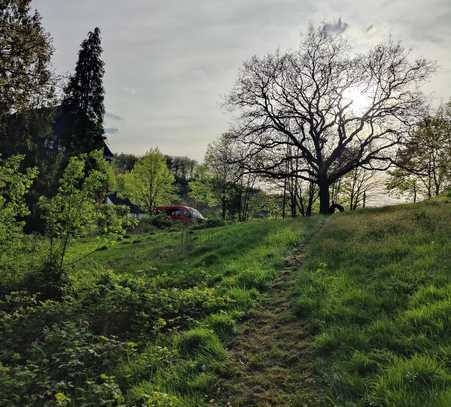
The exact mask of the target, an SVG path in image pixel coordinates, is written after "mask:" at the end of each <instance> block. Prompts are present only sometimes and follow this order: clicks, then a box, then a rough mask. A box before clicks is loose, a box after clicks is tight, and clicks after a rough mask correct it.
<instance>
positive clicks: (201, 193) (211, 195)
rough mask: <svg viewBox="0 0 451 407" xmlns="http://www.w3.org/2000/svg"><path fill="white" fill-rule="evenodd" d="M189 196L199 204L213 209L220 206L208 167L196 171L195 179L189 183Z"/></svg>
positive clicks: (199, 167) (198, 168)
mask: <svg viewBox="0 0 451 407" xmlns="http://www.w3.org/2000/svg"><path fill="white" fill-rule="evenodd" d="M188 186H189V193H188V196H189V197H190V198H191V199H192V200H193V201H195V202H196V204H197V205H198V206H199V204H203V205H206V206H209V207H213V206H216V205H218V204H219V197H218V195H217V194H216V191H215V182H214V178H213V176H212V175H211V174H210V172H209V170H208V168H207V166H206V165H200V166H198V167H197V168H196V170H195V171H194V177H193V179H192V180H191V181H190V182H189V184H188Z"/></svg>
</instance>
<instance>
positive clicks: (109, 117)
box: [105, 112, 124, 120]
mask: <svg viewBox="0 0 451 407" xmlns="http://www.w3.org/2000/svg"><path fill="white" fill-rule="evenodd" d="M105 117H106V118H108V119H113V120H124V118H123V117H121V116H119V115H117V114H114V113H111V112H106V113H105Z"/></svg>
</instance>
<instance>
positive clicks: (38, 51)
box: [0, 0, 53, 119]
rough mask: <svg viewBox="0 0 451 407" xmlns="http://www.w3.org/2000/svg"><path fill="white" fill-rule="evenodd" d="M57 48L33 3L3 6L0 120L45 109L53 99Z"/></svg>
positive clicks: (18, 0)
mask: <svg viewBox="0 0 451 407" xmlns="http://www.w3.org/2000/svg"><path fill="white" fill-rule="evenodd" d="M52 53H53V48H52V44H51V39H50V36H49V35H48V34H47V33H46V32H45V31H44V28H43V27H42V23H41V17H40V15H39V13H38V12H37V11H35V12H32V11H31V0H2V1H1V2H0V119H1V118H4V116H5V115H7V114H10V113H12V112H17V111H24V110H29V109H31V108H35V107H37V106H42V104H43V103H45V102H47V101H48V99H49V98H51V96H52V95H53V81H52V75H51V72H50V68H49V66H50V59H51V57H52Z"/></svg>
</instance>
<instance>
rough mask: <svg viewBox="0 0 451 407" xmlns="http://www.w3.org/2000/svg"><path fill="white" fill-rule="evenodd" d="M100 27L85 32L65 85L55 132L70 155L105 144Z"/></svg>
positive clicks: (88, 150) (101, 146) (103, 71)
mask: <svg viewBox="0 0 451 407" xmlns="http://www.w3.org/2000/svg"><path fill="white" fill-rule="evenodd" d="M104 73H105V69H104V62H103V61H102V46H101V38H100V29H99V28H95V29H94V31H92V32H89V33H88V38H87V39H85V40H84V41H83V42H82V44H81V49H80V52H79V54H78V62H77V65H76V68H75V74H74V75H73V76H72V77H71V78H70V80H69V83H68V84H67V86H66V88H65V91H64V92H65V95H64V99H63V102H62V106H61V109H62V111H61V118H60V120H58V121H57V128H56V132H57V133H59V134H61V143H62V145H63V146H64V147H65V148H66V151H67V152H68V154H69V155H73V154H79V153H86V152H90V151H92V150H98V149H101V148H103V146H104V140H105V136H104V129H103V117H104V114H105V108H104V104H103V101H104V93H105V92H104V89H103V75H104Z"/></svg>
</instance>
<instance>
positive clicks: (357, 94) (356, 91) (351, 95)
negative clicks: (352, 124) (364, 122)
mask: <svg viewBox="0 0 451 407" xmlns="http://www.w3.org/2000/svg"><path fill="white" fill-rule="evenodd" d="M343 99H344V102H345V103H349V102H352V104H351V106H350V110H352V111H353V112H354V113H357V114H362V113H364V112H365V111H366V110H367V109H368V108H369V107H370V103H371V99H370V96H369V94H368V92H367V91H366V90H365V88H363V87H352V88H348V89H346V91H345V92H344V94H343Z"/></svg>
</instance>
